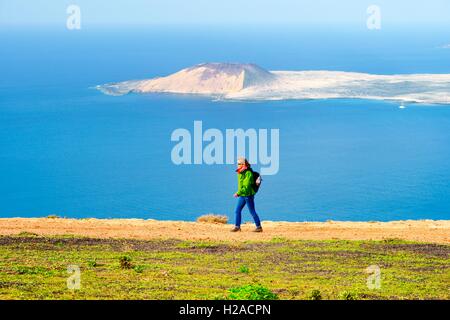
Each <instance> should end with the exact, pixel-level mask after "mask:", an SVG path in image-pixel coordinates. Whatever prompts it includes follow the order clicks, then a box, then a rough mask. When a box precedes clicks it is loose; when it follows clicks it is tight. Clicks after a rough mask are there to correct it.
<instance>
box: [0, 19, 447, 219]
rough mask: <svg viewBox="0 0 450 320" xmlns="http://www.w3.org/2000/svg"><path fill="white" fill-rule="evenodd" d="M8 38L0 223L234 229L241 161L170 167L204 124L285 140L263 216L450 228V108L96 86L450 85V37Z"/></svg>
mask: <svg viewBox="0 0 450 320" xmlns="http://www.w3.org/2000/svg"><path fill="white" fill-rule="evenodd" d="M0 40H1V44H2V45H1V47H0V70H1V71H0V74H1V77H0V217H42V216H48V215H58V216H63V217H73V218H84V217H96V218H119V217H120V218H144V219H161V220H189V221H193V220H195V219H196V218H197V217H199V216H200V215H203V214H207V213H214V214H222V215H227V216H229V217H230V218H232V217H233V212H234V207H235V202H236V199H234V198H233V193H234V192H235V191H236V187H237V179H236V174H235V172H234V169H235V168H234V166H233V165H179V166H177V165H174V164H173V163H172V161H171V150H172V148H173V146H174V142H172V141H171V139H170V137H171V133H172V132H173V131H174V130H175V129H177V128H186V129H190V130H192V128H193V123H194V121H195V120H201V121H202V122H203V126H204V127H205V129H206V128H217V129H220V130H223V131H225V129H227V128H243V129H247V128H269V129H270V128H278V129H279V130H280V167H279V172H278V174H276V175H272V176H266V177H263V178H264V181H263V185H262V186H261V189H260V191H259V193H258V194H257V196H256V209H257V211H258V213H259V215H260V216H261V218H262V220H282V221H326V220H352V221H371V220H380V221H387V220H399V219H450V105H425V104H416V103H406V104H405V108H404V109H402V108H399V102H396V101H375V100H357V99H331V100H327V99H322V100H286V101H247V102H243V101H242V102H238V101H224V100H216V99H210V98H208V97H202V96H192V95H170V94H142V95H138V94H128V95H124V96H108V95H105V94H103V93H101V92H100V91H98V90H96V89H95V86H96V85H99V84H104V83H109V82H115V81H124V80H130V79H145V78H152V77H156V76H165V75H168V74H171V73H173V72H176V71H178V70H180V69H183V68H186V67H189V66H192V65H196V64H199V63H202V62H242V63H255V64H257V65H259V66H261V67H263V68H265V69H267V70H296V71H297V70H339V71H354V72H367V73H374V74H406V73H450V49H448V48H445V47H443V45H445V44H448V43H449V42H450V32H449V31H448V30H414V31H411V30H385V29H382V30H380V31H376V32H373V31H369V30H365V29H362V30H356V31H355V30H334V31H329V30H307V29H301V28H297V29H289V28H283V29H279V30H276V29H265V28H264V27H256V26H255V27H248V28H245V29H242V28H240V29H238V28H228V29H225V28H222V29H221V28H218V27H217V28H211V29H208V30H205V29H201V28H194V27H190V28H177V27H170V28H169V27H167V28H164V27H154V28H151V27H146V28H141V29H133V28H124V29H107V28H104V29H100V28H99V29H96V28H93V29H89V28H87V29H81V30H72V31H70V30H65V29H62V28H61V29H60V30H59V29H50V28H35V29H32V30H29V29H26V28H23V29H20V30H19V29H15V30H12V29H11V30H2V31H1V32H0ZM255 169H256V170H258V169H259V168H258V166H256V167H255ZM244 217H245V219H246V220H249V221H250V220H251V217H250V215H249V214H248V213H247V212H246V214H245V215H244Z"/></svg>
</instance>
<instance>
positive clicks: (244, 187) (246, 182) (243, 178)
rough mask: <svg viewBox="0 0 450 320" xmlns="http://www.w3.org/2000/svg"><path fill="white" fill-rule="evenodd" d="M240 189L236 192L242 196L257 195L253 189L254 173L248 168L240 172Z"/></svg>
mask: <svg viewBox="0 0 450 320" xmlns="http://www.w3.org/2000/svg"><path fill="white" fill-rule="evenodd" d="M237 176H238V191H237V192H236V193H237V195H238V196H240V197H249V196H253V195H255V193H256V192H255V190H254V189H253V173H252V171H251V170H249V169H247V170H245V171H244V172H242V173H238V175H237Z"/></svg>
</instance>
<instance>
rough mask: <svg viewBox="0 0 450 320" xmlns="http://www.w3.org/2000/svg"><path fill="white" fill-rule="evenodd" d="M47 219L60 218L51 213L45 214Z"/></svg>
mask: <svg viewBox="0 0 450 320" xmlns="http://www.w3.org/2000/svg"><path fill="white" fill-rule="evenodd" d="M47 219H61V217H60V216H57V215H56V214H51V215H49V216H47Z"/></svg>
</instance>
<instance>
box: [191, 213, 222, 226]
mask: <svg viewBox="0 0 450 320" xmlns="http://www.w3.org/2000/svg"><path fill="white" fill-rule="evenodd" d="M197 222H206V223H220V224H226V223H227V222H228V217H227V216H221V215H217V214H206V215H203V216H201V217H198V218H197Z"/></svg>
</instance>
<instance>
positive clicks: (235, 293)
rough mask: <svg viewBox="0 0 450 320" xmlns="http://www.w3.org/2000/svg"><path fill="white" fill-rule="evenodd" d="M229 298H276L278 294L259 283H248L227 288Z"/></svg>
mask: <svg viewBox="0 0 450 320" xmlns="http://www.w3.org/2000/svg"><path fill="white" fill-rule="evenodd" d="M228 291H229V292H230V294H229V295H228V297H227V299H229V300H277V299H278V296H277V295H276V294H275V293H273V292H272V291H270V290H269V289H267V288H265V287H263V286H262V285H260V284H248V285H244V286H241V287H236V288H231V289H230V290H228Z"/></svg>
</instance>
